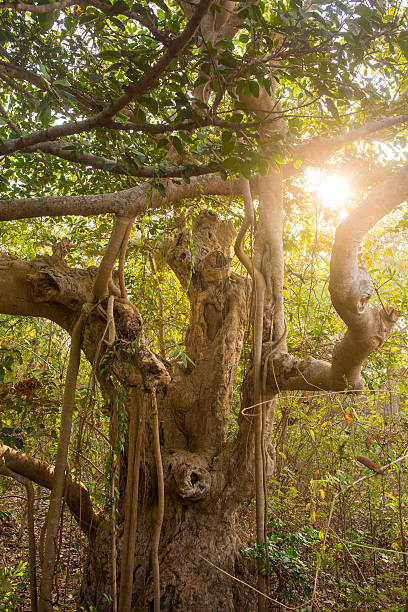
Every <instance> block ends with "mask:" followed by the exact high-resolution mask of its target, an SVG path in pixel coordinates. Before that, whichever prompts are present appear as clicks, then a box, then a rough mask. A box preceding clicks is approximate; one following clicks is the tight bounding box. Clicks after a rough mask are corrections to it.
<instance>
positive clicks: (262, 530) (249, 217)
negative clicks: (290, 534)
mask: <svg viewBox="0 0 408 612" xmlns="http://www.w3.org/2000/svg"><path fill="white" fill-rule="evenodd" d="M242 193H243V197H244V205H245V217H244V220H243V222H242V226H241V229H240V231H239V233H238V236H237V239H236V241H235V245H234V250H235V254H236V255H237V257H238V259H239V260H240V262H241V263H242V265H243V266H244V267H245V268H246V270H247V271H248V273H249V274H250V276H251V277H252V279H253V281H254V289H255V312H254V320H253V334H254V340H253V342H254V349H253V378H254V396H253V404H254V405H255V406H257V408H256V412H255V415H254V427H255V489H256V539H257V544H258V546H262V545H263V546H264V549H265V556H266V559H267V560H266V564H267V569H268V566H269V563H268V561H269V559H268V558H267V557H268V554H267V539H266V527H267V506H266V499H267V491H266V487H267V484H266V452H265V440H264V431H265V407H264V405H263V393H262V371H261V370H262V340H263V316H264V298H265V289H266V284H265V279H264V277H263V274H262V273H261V271H260V270H258V269H257V268H256V266H255V265H254V263H253V261H251V259H250V258H249V257H248V255H246V253H245V252H244V248H243V242H244V238H245V234H246V232H247V230H248V229H249V228H250V227H251V226H252V227H253V226H254V224H255V214H254V207H253V202H252V196H251V189H250V186H249V181H247V180H246V179H242ZM262 569H263V560H262V558H259V559H258V590H259V591H260V592H262V593H265V591H266V580H265V575H264V574H263V572H262ZM265 607H266V599H265V597H263V596H262V595H258V610H259V611H260V612H262V611H263V610H265Z"/></svg>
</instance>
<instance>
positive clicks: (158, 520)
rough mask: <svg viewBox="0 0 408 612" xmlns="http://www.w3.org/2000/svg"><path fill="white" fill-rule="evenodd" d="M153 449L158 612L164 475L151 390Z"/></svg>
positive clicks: (156, 605)
mask: <svg viewBox="0 0 408 612" xmlns="http://www.w3.org/2000/svg"><path fill="white" fill-rule="evenodd" d="M152 408H153V411H152V419H153V447H154V458H155V461H156V473H157V507H156V510H155V513H154V515H153V520H154V529H153V537H152V568H153V580H154V612H160V566H159V544H160V534H161V528H162V525H163V517H164V475H163V463H162V457H161V450H160V430H159V413H158V410H157V398H156V390H155V389H153V390H152Z"/></svg>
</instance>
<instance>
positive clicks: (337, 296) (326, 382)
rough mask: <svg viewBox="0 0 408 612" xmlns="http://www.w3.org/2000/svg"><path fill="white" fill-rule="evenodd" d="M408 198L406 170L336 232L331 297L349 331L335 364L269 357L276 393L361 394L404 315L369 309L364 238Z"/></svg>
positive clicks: (336, 350) (380, 188)
mask: <svg viewBox="0 0 408 612" xmlns="http://www.w3.org/2000/svg"><path fill="white" fill-rule="evenodd" d="M407 198H408V165H407V166H404V167H403V168H401V169H400V170H398V171H397V172H395V173H394V174H393V175H392V176H391V177H390V178H388V179H387V180H385V181H383V182H382V183H380V184H379V185H377V186H376V187H374V188H373V189H372V190H371V192H370V193H369V195H368V196H367V197H366V198H365V200H363V202H362V203H361V204H360V205H359V206H357V207H356V208H355V209H354V210H353V211H352V212H351V213H350V214H349V215H348V217H346V219H344V221H342V222H341V223H340V225H339V226H338V228H337V231H336V238H335V241H334V246H333V251H332V257H331V263H330V282H329V291H330V296H331V300H332V303H333V306H334V308H335V309H336V311H337V313H338V314H339V316H340V317H341V319H342V320H343V321H344V322H345V324H346V325H347V328H348V329H347V331H346V333H345V335H344V337H343V338H342V340H340V342H339V343H338V344H337V345H336V346H335V348H334V351H333V357H332V362H331V363H328V362H324V361H319V360H317V359H313V358H312V357H307V358H306V359H299V358H297V357H294V356H293V355H288V354H287V353H283V352H280V353H277V354H276V355H272V356H271V358H269V362H268V356H267V354H265V363H266V367H267V368H268V370H267V376H266V382H267V385H268V386H269V388H270V389H273V390H295V389H304V390H311V391H313V390H314V391H316V390H326V391H341V390H344V389H351V390H353V389H354V390H360V389H362V388H363V386H364V381H363V379H362V377H361V368H362V366H363V364H364V362H365V360H366V359H367V357H368V356H369V355H370V354H371V353H373V352H375V351H376V350H377V349H378V348H379V347H380V346H381V345H382V343H383V342H384V340H385V339H386V338H387V337H388V336H389V335H390V334H391V332H392V329H393V327H394V325H395V323H396V321H397V320H398V317H399V315H400V312H399V311H398V310H396V309H394V308H392V307H382V306H381V307H380V308H379V307H377V306H369V304H368V302H369V299H370V298H371V297H372V293H373V292H372V284H371V279H370V276H369V275H368V272H367V271H366V270H365V268H363V267H362V266H359V264H358V248H359V245H360V242H361V240H362V239H363V237H364V235H365V234H366V233H367V232H368V231H369V230H370V229H371V228H372V227H373V226H374V225H375V224H376V223H377V222H378V221H380V219H382V218H383V217H384V216H385V215H387V214H389V213H390V212H391V211H392V210H394V208H396V207H397V206H398V205H399V204H401V202H403V201H404V200H406V199H407Z"/></svg>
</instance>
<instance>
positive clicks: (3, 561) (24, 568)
mask: <svg viewBox="0 0 408 612" xmlns="http://www.w3.org/2000/svg"><path fill="white" fill-rule="evenodd" d="M8 482H9V483H10V484H9V486H8V487H7V488H8V489H9V490H8V492H7V493H4V494H3V495H2V497H1V500H0V501H1V505H0V612H30V610H31V607H30V589H29V572H28V535H27V515H26V510H25V505H26V502H25V499H26V498H25V496H24V492H23V491H22V490H21V488H19V487H18V486H16V485H15V484H14V483H12V482H11V481H8ZM42 494H43V490H40V489H38V488H36V496H35V513H34V514H35V535H36V541H37V560H38V559H39V547H40V542H41V541H42V537H41V531H42V526H43V525H44V520H45V517H46V513H47V505H48V497H44V496H43V495H42ZM85 544H86V542H85V539H84V538H83V537H81V533H80V530H79V528H78V526H77V524H76V522H75V521H74V520H73V519H72V517H71V514H70V512H69V511H66V512H64V515H63V530H62V537H61V538H60V541H59V546H58V572H57V576H56V589H55V596H56V603H55V609H56V610H65V611H67V612H71V611H74V610H75V609H76V601H75V600H76V596H77V593H78V590H79V586H80V582H81V573H82V570H81V559H82V560H84V557H85ZM38 573H39V564H38V567H37V589H38V588H39V579H38V578H39V577H38Z"/></svg>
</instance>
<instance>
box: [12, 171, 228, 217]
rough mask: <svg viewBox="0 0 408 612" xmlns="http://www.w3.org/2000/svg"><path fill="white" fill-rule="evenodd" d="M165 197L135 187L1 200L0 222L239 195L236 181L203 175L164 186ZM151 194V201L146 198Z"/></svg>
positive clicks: (133, 210) (137, 210)
mask: <svg viewBox="0 0 408 612" xmlns="http://www.w3.org/2000/svg"><path fill="white" fill-rule="evenodd" d="M164 186H165V188H166V194H165V195H164V196H162V195H161V194H160V193H159V192H158V191H157V190H155V189H153V187H152V186H151V185H150V184H142V185H137V186H136V187H132V188H130V189H126V190H124V191H116V192H113V193H106V194H96V195H84V196H49V197H40V198H22V199H15V200H0V221H10V220H13V219H30V218H34V217H43V216H48V217H61V216H65V215H81V216H85V217H87V216H94V215H100V214H103V213H116V214H119V215H126V216H130V217H136V216H138V215H139V214H141V213H142V212H144V211H145V210H147V209H149V210H154V209H157V208H161V207H163V208H168V207H169V205H171V204H174V203H177V202H179V201H180V200H181V199H183V198H186V199H190V198H197V197H201V196H202V195H226V196H230V195H235V194H237V193H239V186H238V180H237V179H231V180H229V181H224V180H222V178H221V177H219V176H214V175H204V176H203V177H200V178H194V177H193V178H192V179H191V181H190V183H185V184H181V185H179V184H176V183H174V182H172V181H166V182H165V183H164ZM149 194H150V199H148V198H147V196H148V195H149Z"/></svg>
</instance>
